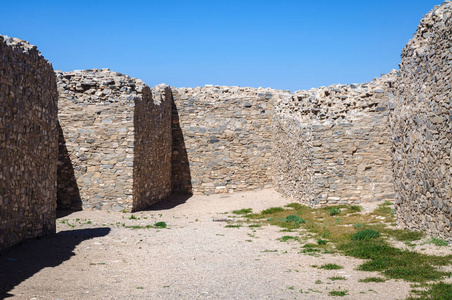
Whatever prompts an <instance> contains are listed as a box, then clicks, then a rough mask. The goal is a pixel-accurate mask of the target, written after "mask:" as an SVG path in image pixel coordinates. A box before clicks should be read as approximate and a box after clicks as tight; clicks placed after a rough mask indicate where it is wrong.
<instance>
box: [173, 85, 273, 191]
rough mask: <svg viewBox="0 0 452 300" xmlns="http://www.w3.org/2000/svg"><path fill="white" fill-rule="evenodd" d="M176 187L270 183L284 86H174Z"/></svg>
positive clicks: (255, 186)
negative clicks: (276, 109)
mask: <svg viewBox="0 0 452 300" xmlns="http://www.w3.org/2000/svg"><path fill="white" fill-rule="evenodd" d="M172 93H173V100H174V107H173V108H174V110H173V189H174V191H177V192H188V193H196V194H214V193H227V192H234V191H245V190H256V189H261V188H264V187H270V186H272V175H271V155H272V151H271V150H272V137H271V135H272V131H271V120H272V111H273V101H274V99H275V97H279V94H280V91H276V90H272V89H263V88H259V89H253V88H241V87H225V86H206V87H197V88H173V89H172Z"/></svg>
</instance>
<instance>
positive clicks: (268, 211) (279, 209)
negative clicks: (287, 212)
mask: <svg viewBox="0 0 452 300" xmlns="http://www.w3.org/2000/svg"><path fill="white" fill-rule="evenodd" d="M282 211H284V208H282V207H270V208H268V209H265V210H263V211H262V212H261V213H262V214H263V215H270V214H274V213H279V212H282Z"/></svg>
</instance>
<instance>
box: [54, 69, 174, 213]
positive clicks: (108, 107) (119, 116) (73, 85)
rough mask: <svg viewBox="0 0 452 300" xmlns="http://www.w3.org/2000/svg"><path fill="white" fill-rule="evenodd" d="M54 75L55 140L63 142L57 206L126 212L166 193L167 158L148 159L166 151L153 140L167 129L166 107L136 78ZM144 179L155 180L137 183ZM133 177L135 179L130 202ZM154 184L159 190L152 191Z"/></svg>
mask: <svg viewBox="0 0 452 300" xmlns="http://www.w3.org/2000/svg"><path fill="white" fill-rule="evenodd" d="M57 79H58V90H59V93H60V99H59V105H60V113H59V121H60V125H61V128H62V134H63V139H62V138H60V142H61V141H63V142H64V143H65V145H61V144H60V149H64V148H65V149H67V151H66V153H64V151H63V152H60V163H59V164H60V170H59V174H60V176H59V182H58V189H59V198H58V208H73V207H78V206H82V207H83V208H84V209H105V210H114V211H121V210H124V209H125V210H131V209H132V208H133V205H134V204H136V206H137V207H140V208H143V207H145V206H147V205H148V204H150V203H151V202H153V201H154V200H155V199H153V197H157V198H160V197H163V196H164V195H166V194H168V189H169V187H168V183H167V182H168V180H170V179H167V178H166V177H167V176H168V172H170V171H168V170H170V168H171V166H170V162H169V159H168V158H163V159H161V161H160V162H159V163H157V164H155V163H153V159H154V158H155V159H158V160H160V158H162V157H164V155H167V152H168V151H170V150H169V149H168V143H167V142H165V143H163V144H158V141H159V140H160V139H162V137H164V138H166V136H167V135H168V133H163V132H158V131H159V130H160V129H162V130H166V131H168V132H169V130H170V127H169V126H170V119H169V118H170V113H169V105H167V104H166V102H165V101H158V102H156V103H154V101H153V99H152V93H151V90H150V89H149V87H147V86H146V85H145V84H144V83H143V82H142V81H141V80H138V79H135V78H130V77H128V76H125V75H123V74H120V73H117V72H112V71H110V70H108V69H102V70H98V69H93V70H84V71H73V72H64V73H63V72H59V71H58V72H57ZM162 103H163V104H162ZM136 104H137V106H138V107H137V108H136V107H135V106H136ZM164 107H167V108H168V112H167V113H165V112H163V111H164ZM134 113H136V116H135V114H134ZM152 117H158V118H162V119H161V124H160V122H157V121H154V120H152V119H148V118H152ZM156 124H158V125H159V126H158V127H156V126H155V125H156ZM164 124H166V127H165V125H164ZM165 128H166V129H165ZM136 132H138V142H137V144H135V138H136V137H135V134H136ZM134 147H136V150H134ZM146 147H148V148H149V149H148V150H149V152H148V153H146V150H145V148H146ZM135 154H138V157H137V158H135V157H134V155H135ZM162 155H163V156H162ZM134 162H135V164H134ZM165 163H167V164H166V165H165ZM149 168H150V169H149ZM165 168H166V169H165ZM145 178H146V179H147V180H150V179H153V180H156V181H155V182H154V183H153V185H152V186H151V185H148V184H146V183H143V180H144V179H145ZM73 179H75V184H74V180H73ZM134 180H135V181H136V182H137V183H139V188H138V187H137V184H135V187H136V191H135V196H136V201H137V202H135V203H134V199H133V195H134V192H133V186H134ZM158 180H162V181H158ZM159 183H162V185H159V190H154V189H153V188H155V186H154V185H155V184H159ZM74 190H77V191H78V193H79V195H78V196H77V192H76V193H74ZM60 196H61V197H60ZM145 197H149V198H147V199H145ZM77 201H79V202H81V203H77Z"/></svg>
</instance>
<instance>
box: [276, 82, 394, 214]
mask: <svg viewBox="0 0 452 300" xmlns="http://www.w3.org/2000/svg"><path fill="white" fill-rule="evenodd" d="M392 77H393V75H392V74H391V75H386V76H384V77H383V78H379V79H376V80H374V81H372V82H369V83H364V84H352V85H332V86H329V87H321V88H317V89H311V90H309V91H297V92H295V93H293V94H292V95H291V96H290V97H284V98H281V100H280V101H278V102H277V103H276V104H275V112H274V115H273V167H274V168H273V169H274V170H273V172H274V180H273V181H274V185H275V188H276V189H277V190H278V191H280V192H281V193H283V194H285V195H288V196H293V197H295V198H297V199H300V200H302V201H303V202H305V203H308V204H310V205H326V204H328V205H330V204H345V203H348V204H358V203H361V202H369V201H380V200H384V199H393V198H394V197H395V194H394V189H393V184H392V173H391V156H390V140H391V139H390V132H389V121H388V111H389V108H388V99H389V98H391V97H392V95H391V94H390V93H388V91H387V90H388V87H389V86H390V85H391V84H392V81H393V79H392Z"/></svg>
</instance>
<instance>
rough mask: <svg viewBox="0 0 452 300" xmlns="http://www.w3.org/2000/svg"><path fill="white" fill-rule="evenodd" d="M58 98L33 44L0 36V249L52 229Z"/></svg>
mask: <svg viewBox="0 0 452 300" xmlns="http://www.w3.org/2000/svg"><path fill="white" fill-rule="evenodd" d="M57 101H58V94H57V88H56V84H55V74H54V72H53V68H52V65H51V64H50V63H49V62H48V61H47V60H45V59H44V57H42V56H41V54H40V52H39V51H38V50H37V49H36V46H32V45H30V44H28V43H27V42H25V41H22V40H19V39H16V38H8V37H6V36H0V249H2V248H5V247H8V246H11V245H13V244H16V243H18V242H19V241H21V240H23V239H26V238H32V237H37V236H41V235H45V234H51V233H54V232H55V209H56V207H55V206H56V196H57V192H56V178H57V173H56V164H57V155H58V152H57V151H58V144H57V143H58V129H57Z"/></svg>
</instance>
